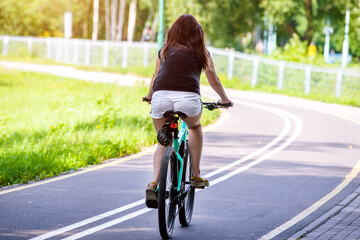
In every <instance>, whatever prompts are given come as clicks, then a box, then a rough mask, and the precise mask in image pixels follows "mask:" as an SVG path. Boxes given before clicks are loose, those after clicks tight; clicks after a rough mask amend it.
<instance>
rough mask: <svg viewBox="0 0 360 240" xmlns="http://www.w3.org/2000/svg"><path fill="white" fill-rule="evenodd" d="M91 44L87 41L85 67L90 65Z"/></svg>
mask: <svg viewBox="0 0 360 240" xmlns="http://www.w3.org/2000/svg"><path fill="white" fill-rule="evenodd" d="M90 44H91V42H90V40H89V41H86V43H85V65H90V53H91V45H90Z"/></svg>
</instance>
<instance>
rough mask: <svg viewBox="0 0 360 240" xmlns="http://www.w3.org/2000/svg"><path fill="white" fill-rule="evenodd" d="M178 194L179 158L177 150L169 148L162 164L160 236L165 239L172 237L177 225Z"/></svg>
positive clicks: (159, 201)
mask: <svg viewBox="0 0 360 240" xmlns="http://www.w3.org/2000/svg"><path fill="white" fill-rule="evenodd" d="M176 194H177V158H176V153H175V149H174V148H173V147H170V146H169V147H167V148H166V149H165V151H164V155H163V158H162V162H161V170H160V180H159V194H158V220H159V230H160V235H161V237H162V238H164V239H168V238H170V237H171V234H172V232H173V230H174V225H175V215H176V200H175V198H176Z"/></svg>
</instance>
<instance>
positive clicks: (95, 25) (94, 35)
mask: <svg viewBox="0 0 360 240" xmlns="http://www.w3.org/2000/svg"><path fill="white" fill-rule="evenodd" d="M98 22H99V0H94V14H93V32H92V40H93V41H96V40H97V35H98Z"/></svg>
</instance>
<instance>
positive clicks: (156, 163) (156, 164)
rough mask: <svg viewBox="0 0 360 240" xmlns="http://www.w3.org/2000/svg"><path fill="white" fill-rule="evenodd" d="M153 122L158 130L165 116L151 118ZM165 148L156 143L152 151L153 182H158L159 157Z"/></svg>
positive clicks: (163, 122)
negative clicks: (153, 151)
mask: <svg viewBox="0 0 360 240" xmlns="http://www.w3.org/2000/svg"><path fill="white" fill-rule="evenodd" d="M153 122H154V127H155V130H156V132H158V131H159V129H160V128H161V127H162V126H163V125H164V124H165V118H160V119H154V118H153ZM165 148H166V146H163V145H161V144H160V143H158V145H157V148H156V150H155V153H154V156H153V166H154V178H153V181H154V182H159V177H160V168H161V158H162V156H163V153H164V150H165Z"/></svg>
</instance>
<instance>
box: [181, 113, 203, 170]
mask: <svg viewBox="0 0 360 240" xmlns="http://www.w3.org/2000/svg"><path fill="white" fill-rule="evenodd" d="M201 114H202V112H201V113H200V114H199V115H197V116H195V117H187V118H185V119H184V121H185V123H186V124H187V126H188V129H189V137H188V139H189V147H190V152H191V159H192V165H193V175H194V176H195V177H200V159H201V153H202V146H203V133H202V127H201V123H200V118H201Z"/></svg>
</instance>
